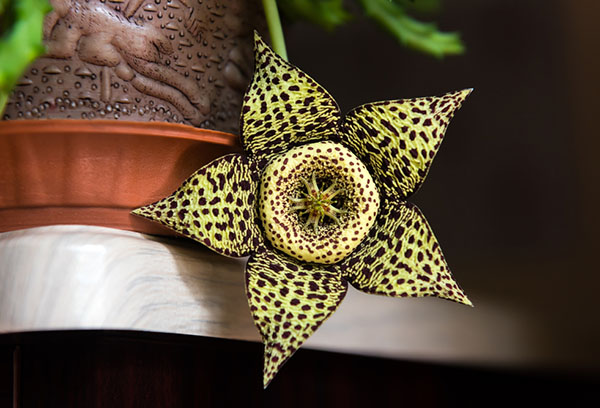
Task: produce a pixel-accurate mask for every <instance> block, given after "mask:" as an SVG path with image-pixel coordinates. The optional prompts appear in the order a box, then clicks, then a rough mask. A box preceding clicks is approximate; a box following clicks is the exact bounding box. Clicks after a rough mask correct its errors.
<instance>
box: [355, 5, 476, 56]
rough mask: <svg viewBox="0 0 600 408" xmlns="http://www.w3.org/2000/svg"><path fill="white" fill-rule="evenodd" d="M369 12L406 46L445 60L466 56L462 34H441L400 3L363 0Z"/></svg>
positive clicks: (433, 25) (364, 7)
mask: <svg viewBox="0 0 600 408" xmlns="http://www.w3.org/2000/svg"><path fill="white" fill-rule="evenodd" d="M359 1H360V3H361V5H362V7H363V9H364V11H365V13H366V14H367V15H368V16H369V17H371V18H372V19H374V20H375V21H376V22H377V23H379V25H381V26H382V27H383V28H384V29H386V30H387V31H389V32H390V33H391V34H392V35H394V36H395V37H396V38H397V39H398V40H399V41H400V42H401V43H402V44H404V45H405V46H407V47H410V48H413V49H415V50H417V51H421V52H423V53H426V54H430V55H433V56H435V57H438V58H441V57H443V56H445V55H452V54H462V53H463V52H464V50H465V48H464V45H463V43H462V42H461V40H460V37H459V34H458V33H445V32H441V31H438V29H437V27H436V25H435V24H433V23H424V22H422V21H418V20H416V19H414V18H412V17H410V16H408V15H406V13H405V10H404V8H403V7H402V6H401V5H400V2H394V1H391V0H359Z"/></svg>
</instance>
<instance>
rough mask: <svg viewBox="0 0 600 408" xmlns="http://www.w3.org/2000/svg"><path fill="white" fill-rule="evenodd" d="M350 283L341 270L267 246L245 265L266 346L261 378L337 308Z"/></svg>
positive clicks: (269, 374)
mask: <svg viewBox="0 0 600 408" xmlns="http://www.w3.org/2000/svg"><path fill="white" fill-rule="evenodd" d="M347 286H348V285H347V283H346V282H345V281H344V280H343V279H342V278H341V276H340V274H339V273H332V272H328V271H325V270H323V269H320V268H319V267H318V266H316V265H315V264H302V263H298V261H296V260H294V259H293V258H290V257H288V256H286V255H283V254H280V253H276V252H275V251H272V250H270V249H267V248H263V249H261V250H260V251H259V252H257V253H255V254H253V255H252V256H251V257H250V259H249V260H248V264H247V265H246V293H247V295H248V303H249V305H250V311H251V312H252V316H253V317H254V323H255V324H256V327H257V328H258V330H259V331H260V334H261V335H262V338H263V343H264V344H265V359H264V375H263V382H264V386H265V387H266V386H267V385H268V384H269V382H271V380H272V379H273V377H275V374H277V371H278V370H279V368H280V367H281V366H282V365H283V364H284V363H285V362H286V361H287V360H288V359H289V358H290V357H291V356H292V354H293V353H294V352H295V351H296V350H297V349H298V348H299V347H300V346H301V345H302V343H304V341H306V339H308V338H309V337H310V336H311V335H312V334H313V333H314V331H315V330H317V328H318V327H319V326H320V325H321V324H322V323H323V322H324V321H325V320H326V319H327V318H328V317H329V316H331V315H332V314H333V312H335V310H336V309H337V307H338V305H339V304H340V302H341V301H342V299H343V298H344V296H345V294H346V290H347Z"/></svg>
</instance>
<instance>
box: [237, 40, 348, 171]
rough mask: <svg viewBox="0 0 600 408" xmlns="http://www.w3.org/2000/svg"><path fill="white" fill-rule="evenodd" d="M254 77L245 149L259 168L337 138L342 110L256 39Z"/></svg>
mask: <svg viewBox="0 0 600 408" xmlns="http://www.w3.org/2000/svg"><path fill="white" fill-rule="evenodd" d="M254 53H255V61H254V66H255V68H254V76H253V78H252V82H251V83H250V86H249V87H248V90H247V91H246V94H245V95H244V101H243V105H242V116H241V131H242V143H243V145H244V149H246V151H247V152H248V154H250V156H251V157H252V158H254V159H256V160H257V161H258V163H259V167H260V168H262V167H264V166H266V164H267V163H268V161H269V160H270V159H271V158H272V157H273V156H274V155H276V154H277V153H279V152H282V151H285V150H287V149H289V148H290V147H293V146H295V145H298V144H302V143H306V142H308V141H319V140H326V139H329V138H333V136H334V135H336V132H337V126H338V123H339V121H340V110H339V108H338V106H337V103H336V102H335V100H334V99H333V98H332V97H331V95H329V93H328V92H327V91H326V90H325V89H324V88H323V87H322V86H321V85H319V84H318V83H316V82H315V81H314V80H313V79H312V78H311V77H309V76H308V75H306V74H305V73H304V72H302V71H301V70H299V69H298V68H296V67H295V66H293V65H291V64H290V63H288V62H286V61H284V60H283V59H282V58H281V57H280V56H278V55H277V54H275V53H274V52H273V50H271V49H270V48H269V46H267V44H265V42H264V41H263V40H262V38H261V37H260V36H259V35H258V34H257V33H255V43H254Z"/></svg>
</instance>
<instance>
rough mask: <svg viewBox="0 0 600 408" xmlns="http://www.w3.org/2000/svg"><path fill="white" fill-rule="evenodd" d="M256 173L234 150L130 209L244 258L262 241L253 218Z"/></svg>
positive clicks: (221, 250) (254, 217)
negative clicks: (161, 196)
mask: <svg viewBox="0 0 600 408" xmlns="http://www.w3.org/2000/svg"><path fill="white" fill-rule="evenodd" d="M258 180H259V172H258V170H257V169H256V165H255V163H254V162H252V161H251V160H249V159H248V158H246V157H245V156H241V155H238V154H230V155H227V156H223V157H220V158H218V159H216V160H213V161H212V162H210V163H209V164H207V165H206V166H204V167H202V168H201V169H200V170H198V171H197V172H196V173H194V174H192V175H191V176H190V177H189V178H188V179H187V180H186V181H185V182H184V183H183V184H182V185H181V187H179V189H177V191H175V192H174V193H173V194H171V195H170V196H169V197H166V198H164V199H162V200H160V201H158V202H156V203H154V204H150V205H147V206H144V207H141V208H138V209H136V210H134V211H133V213H134V214H137V215H141V216H142V217H146V218H149V219H151V220H154V221H158V222H160V223H161V224H163V225H165V226H167V227H169V228H171V229H172V230H174V231H177V232H179V233H181V234H183V235H185V236H187V237H189V238H192V239H195V240H196V241H198V242H201V243H203V244H204V245H206V246H207V247H209V248H211V249H212V250H214V251H215V252H218V253H220V254H222V255H227V256H247V255H249V254H250V252H251V251H253V250H255V249H256V248H257V247H258V245H259V244H260V243H261V242H262V238H261V232H260V229H259V227H258V225H257V222H256V220H257V218H256V196H257V193H256V191H257V188H258Z"/></svg>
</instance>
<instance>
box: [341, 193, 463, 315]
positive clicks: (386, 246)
mask: <svg viewBox="0 0 600 408" xmlns="http://www.w3.org/2000/svg"><path fill="white" fill-rule="evenodd" d="M337 268H338V269H339V271H340V272H341V273H342V275H343V276H344V277H345V278H346V279H347V280H348V281H349V282H350V283H351V284H352V286H354V287H356V288H357V289H360V290H362V291H364V292H367V293H374V294H378V295H386V296H392V297H421V296H437V297H440V298H444V299H449V300H453V301H455V302H459V303H464V304H466V305H471V302H470V301H469V299H467V297H466V296H465V294H464V293H463V291H462V289H461V288H460V287H459V286H458V284H457V283H456V282H455V280H454V278H453V277H452V274H451V273H450V269H449V268H448V265H447V264H446V260H445V259H444V255H443V254H442V250H441V249H440V246H439V244H438V241H437V239H436V238H435V236H434V235H433V231H432V230H431V227H430V226H429V224H428V223H427V220H426V219H425V217H424V216H423V214H422V213H421V211H419V209H418V208H417V207H416V206H415V205H414V204H411V203H408V202H401V203H393V202H386V203H384V204H383V206H382V207H381V208H380V214H379V216H378V218H377V222H376V223H375V225H374V226H373V228H372V229H371V231H370V232H369V235H368V236H367V237H366V238H365V240H364V241H363V242H362V244H361V245H360V246H359V247H358V248H357V249H356V251H354V252H353V253H352V254H350V255H349V256H348V257H347V258H345V259H344V260H343V261H342V262H340V263H339V264H338V265H337Z"/></svg>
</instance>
